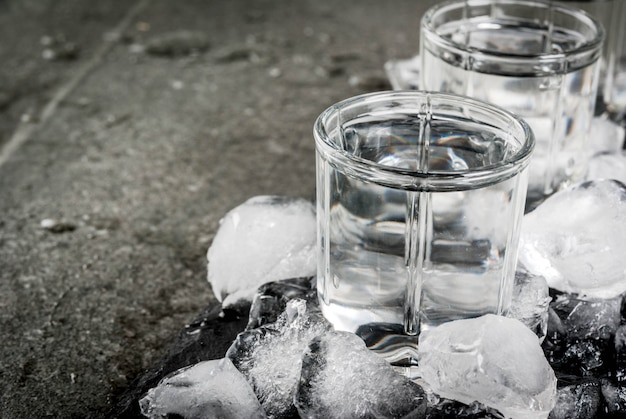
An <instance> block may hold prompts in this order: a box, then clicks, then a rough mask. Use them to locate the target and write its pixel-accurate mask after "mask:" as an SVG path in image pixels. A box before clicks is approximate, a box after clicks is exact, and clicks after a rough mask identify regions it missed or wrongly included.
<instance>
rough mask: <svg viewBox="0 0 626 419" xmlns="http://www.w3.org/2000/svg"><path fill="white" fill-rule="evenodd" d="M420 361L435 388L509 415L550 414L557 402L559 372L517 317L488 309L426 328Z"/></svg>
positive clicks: (422, 334)
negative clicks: (556, 371) (490, 312)
mask: <svg viewBox="0 0 626 419" xmlns="http://www.w3.org/2000/svg"><path fill="white" fill-rule="evenodd" d="M418 362H419V373H420V374H421V377H422V378H423V380H424V382H425V383H426V384H427V385H428V386H429V387H430V388H431V389H432V391H434V392H435V393H437V394H439V395H440V396H443V397H446V398H450V399H454V400H459V401H461V402H463V403H472V402H473V401H478V402H480V403H483V404H485V405H487V406H490V407H493V408H495V409H498V410H499V411H500V412H502V413H503V414H504V415H505V416H506V417H514V418H546V417H548V414H549V413H550V410H552V408H553V407H554V405H555V400H556V377H555V375H554V371H552V368H551V367H550V364H548V361H547V360H546V358H545V356H544V354H543V351H542V349H541V347H540V345H539V341H538V340H537V336H536V335H535V334H533V333H532V332H531V331H530V330H529V329H528V327H526V326H525V325H524V324H522V323H521V322H519V321H518V320H515V319H511V318H506V317H502V316H496V315H492V314H487V315H484V316H482V317H478V318H474V319H467V320H455V321H452V322H448V323H444V324H442V325H440V326H438V327H435V328H432V329H429V330H426V331H423V332H422V333H421V334H420V339H419V347H418Z"/></svg>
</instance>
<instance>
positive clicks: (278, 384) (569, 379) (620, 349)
mask: <svg viewBox="0 0 626 419" xmlns="http://www.w3.org/2000/svg"><path fill="white" fill-rule="evenodd" d="M520 277H521V278H524V280H525V281H527V280H529V278H532V279H533V280H534V279H536V277H529V276H520V275H519V273H518V279H519V278H520ZM532 282H533V281H531V283H532ZM522 283H523V281H518V284H517V285H521V284H522ZM537 283H538V284H539V286H537V287H536V288H535V289H536V293H534V295H536V296H537V303H540V304H536V305H538V306H541V305H543V304H544V302H545V293H544V292H543V291H541V290H542V287H541V286H540V284H541V281H537ZM533 288H534V287H533ZM530 294H531V295H532V294H533V293H530ZM550 295H551V298H552V301H551V302H550V306H549V311H548V313H549V321H548V327H547V333H546V338H545V340H544V342H543V343H542V345H541V349H542V350H543V351H542V352H543V357H544V359H547V360H548V361H549V363H550V365H551V366H552V368H553V369H554V371H555V372H556V375H557V378H558V392H557V396H556V405H555V407H554V409H553V410H552V412H551V413H550V417H551V418H565V417H567V418H572V419H573V418H591V417H605V416H606V417H610V416H611V415H613V417H626V387H624V384H626V322H625V321H624V320H623V315H622V312H623V311H624V312H625V313H626V306H624V302H623V297H622V296H619V297H617V298H613V299H592V300H588V299H582V298H580V297H579V296H576V295H572V294H566V293H561V292H557V291H555V290H551V291H550ZM530 300H532V299H530ZM255 306H256V308H254V307H255ZM530 306H531V307H532V304H531V305H530ZM623 307H624V308H623ZM531 311H532V310H531ZM250 313H251V314H250V318H249V321H248V328H247V330H246V331H244V332H242V333H241V334H240V336H239V338H238V339H237V341H236V342H235V343H234V344H233V345H232V347H231V350H230V351H229V356H231V357H232V358H233V361H234V364H235V365H236V366H238V367H239V368H240V369H241V372H242V373H243V375H240V376H239V378H235V377H232V379H231V375H230V372H229V375H222V374H224V373H223V372H220V373H219V374H220V375H216V374H215V372H214V369H215V368H214V367H211V366H210V364H207V366H205V367H201V365H202V364H198V367H197V368H196V367H194V368H193V369H192V370H183V371H182V373H184V374H187V375H193V377H194V378H193V379H191V378H189V377H185V376H182V377H185V379H184V380H182V377H177V378H175V379H172V376H171V377H169V378H168V379H166V380H164V381H163V382H162V383H161V384H160V386H159V387H158V390H155V389H152V390H151V391H150V393H148V395H147V396H148V397H147V398H146V399H145V400H144V401H143V402H142V403H143V405H144V412H145V413H151V414H152V417H159V416H157V415H162V416H164V415H165V414H166V413H167V414H169V415H173V414H175V415H178V416H180V417H187V418H194V417H198V415H199V414H202V415H204V416H205V417H212V416H211V415H212V414H219V416H220V417H242V415H237V414H235V415H234V416H228V415H226V414H223V411H224V410H223V407H221V406H220V405H216V404H211V400H213V399H214V398H215V397H217V396H216V395H217V394H221V393H215V394H213V393H214V392H213V391H206V390H205V389H207V388H209V387H210V386H211V385H214V384H212V383H214V382H215V380H216V379H217V380H219V382H220V383H222V382H226V381H228V383H231V382H232V383H233V384H234V383H236V382H237V380H239V379H241V378H242V377H245V381H246V382H247V383H248V384H245V383H244V384H242V385H241V391H242V392H243V393H242V394H243V396H242V397H240V396H237V397H236V399H237V400H240V401H241V402H243V403H244V406H240V407H239V408H243V409H251V407H252V406H253V405H255V404H254V403H252V402H251V401H250V400H249V395H250V392H254V391H255V390H256V393H254V398H255V399H257V398H258V399H261V400H262V401H264V403H263V404H262V405H261V407H262V408H264V409H263V412H264V414H267V416H269V417H276V418H287V417H294V418H295V417H331V418H332V417H336V418H342V417H346V416H347V417H350V413H349V412H350V411H352V412H357V411H358V412H362V413H363V414H362V415H360V416H359V414H357V413H354V415H353V416H352V417H389V418H394V417H403V416H404V413H405V412H409V414H408V416H406V417H418V418H421V417H424V418H427V419H438V418H440V419H443V418H464V419H470V418H472V419H478V418H481V419H487V418H492V419H493V418H495V419H502V418H503V417H504V416H502V414H501V413H500V411H499V410H498V409H502V410H504V408H502V407H500V406H498V407H493V406H492V407H487V406H485V404H484V403H485V402H483V403H480V402H478V401H474V400H473V399H474V398H477V396H474V395H472V397H467V398H464V397H458V398H459V399H461V400H463V401H464V402H465V403H462V402H460V401H456V400H452V399H450V398H444V397H445V396H447V397H449V396H451V394H448V393H446V392H441V394H437V393H433V389H432V388H428V387H426V388H425V389H424V390H425V391H426V394H427V397H426V403H425V404H424V399H423V398H421V396H419V395H420V394H421V392H420V390H419V387H417V386H413V385H411V384H407V381H406V380H405V379H404V378H403V377H402V376H400V375H394V374H391V375H390V372H391V370H390V368H389V367H388V366H387V365H385V367H386V368H384V367H381V359H379V358H378V357H377V356H374V354H373V353H370V352H369V351H365V352H363V351H364V346H363V343H362V341H361V340H359V339H356V338H355V337H346V336H352V335H349V334H344V333H339V334H337V333H335V332H333V331H332V329H331V328H330V326H329V325H327V324H326V323H325V321H324V320H323V318H322V316H321V314H320V312H319V306H318V305H317V298H316V295H315V288H314V284H313V283H312V278H295V279H291V280H285V281H279V282H272V283H268V284H264V285H263V286H261V287H260V288H259V290H258V292H257V293H256V295H255V298H254V301H253V303H252V308H251V310H250ZM500 319H504V321H508V322H515V320H513V319H506V318H500ZM517 327H522V329H524V330H526V332H525V333H521V334H520V333H518V332H519V331H517V330H516V328H511V327H506V333H507V335H503V336H502V339H505V340H506V342H504V343H503V344H502V345H501V344H500V343H494V341H497V338H494V339H492V343H494V346H497V349H498V354H497V355H500V356H501V357H500V358H498V361H491V360H489V359H488V358H487V355H486V354H485V355H484V356H482V355H481V356H482V361H481V362H482V363H481V367H482V369H483V371H485V372H488V376H489V377H490V378H493V380H491V381H489V382H488V383H487V386H486V387H484V388H483V389H482V390H480V391H485V392H487V393H490V394H491V393H493V394H497V395H498V397H500V396H499V395H500V394H504V393H506V390H502V392H501V393H497V392H494V391H493V386H494V385H496V386H497V385H500V384H502V382H503V380H504V378H506V377H508V378H510V380H509V379H508V378H507V380H504V382H506V386H505V387H507V388H508V387H509V386H510V387H513V386H514V384H515V383H516V382H518V381H524V380H525V379H528V377H527V376H526V374H529V375H532V377H531V379H532V378H533V377H535V378H536V377H537V376H538V375H536V374H534V373H533V371H534V370H533V369H532V368H528V365H529V364H528V360H527V358H526V352H527V350H526V349H524V348H523V347H522V346H520V342H523V341H528V339H527V337H528V336H531V337H534V336H535V335H534V334H532V332H530V329H528V328H527V327H526V326H523V325H522V324H521V323H519V322H518V323H517ZM489 329H490V331H494V333H495V331H497V328H495V327H492V326H490V327H489ZM483 335H484V333H483V330H482V329H481V328H480V327H464V328H463V334H461V333H458V334H457V333H453V336H454V338H455V339H457V338H458V339H460V338H461V337H464V336H467V337H468V339H469V340H470V341H471V344H468V345H456V347H455V349H456V350H458V351H459V352H460V356H467V357H468V358H467V361H468V363H467V364H466V365H464V366H463V365H462V366H461V367H459V366H458V365H456V364H436V363H433V362H432V360H431V361H430V362H429V363H428V364H429V365H430V367H431V368H433V369H438V370H439V372H440V375H441V376H445V377H446V380H447V379H448V378H454V377H455V376H456V375H458V373H459V371H461V370H463V368H465V370H471V369H472V366H476V365H477V360H479V359H481V358H480V357H478V356H469V354H470V352H471V351H472V348H473V346H472V345H473V344H474V343H475V342H478V341H479V340H483V341H484V340H485V339H484V338H482V336H483ZM524 335H528V336H526V338H522V337H520V336H524ZM534 339H535V344H534V346H533V345H531V346H533V347H534V350H533V351H535V352H536V347H537V346H538V345H539V343H538V342H539V341H538V339H537V338H536V337H534ZM507 345H509V346H515V348H516V349H515V350H517V349H518V348H519V351H520V352H523V356H522V355H519V356H518V353H517V352H515V351H512V350H510V349H509V346H507ZM437 346H438V347H445V345H444V346H439V345H437ZM422 349H423V347H422ZM366 354H367V355H366ZM520 357H521V359H520ZM502 358H505V359H506V364H505V367H506V368H508V369H507V371H503V370H504V369H503V370H499V369H493V368H490V366H491V365H493V364H494V363H497V362H501V360H502ZM228 359H231V358H228ZM216 362H217V361H216ZM502 362H503V361H502ZM383 364H384V363H383ZM355 365H356V366H355ZM422 365H426V361H423V362H422ZM531 365H532V363H531ZM318 366H319V367H320V368H317V367H318ZM192 373H193V374H192ZM200 374H202V375H203V376H205V377H207V378H208V380H207V381H208V382H204V381H205V379H204V378H200ZM533 374H534V375H533ZM235 375H236V374H235ZM211 377H215V379H213V378H211ZM217 377H221V378H217ZM225 377H228V379H226V378H225ZM467 377H468V378H467V379H468V380H470V379H472V378H473V377H472V376H471V374H468V376H467ZM511 377H514V378H511ZM474 378H475V377H474ZM463 379H465V377H464V378H463ZM211 380H213V381H211ZM172 382H173V383H175V384H174V385H172V384H171V383H172ZM181 382H182V383H184V384H183V385H181V384H180V383H181ZM176 383H178V384H176ZM192 383H193V384H192ZM346 383H352V384H351V385H350V386H348V385H347V384H346ZM494 383H495V384H494ZM207 386H208V387H207ZM372 386H374V388H375V391H376V392H378V393H380V398H376V399H373V398H372V397H374V396H371V395H369V393H367V392H369V391H373V389H372V388H371V387H372ZM407 386H408V387H407ZM235 387H237V388H239V384H236V386H235ZM466 387H468V388H471V390H472V391H477V390H478V386H477V385H472V386H469V385H468V386H466ZM390 388H393V390H391V389H390ZM383 389H384V390H383ZM218 390H219V391H222V390H223V389H222V388H219V389H217V390H215V391H218ZM366 394H368V395H367V396H366ZM329 395H332V396H333V397H330V396H329ZM228 397H230V396H228ZM228 397H224V396H221V395H220V396H219V400H220V401H224V400H225V399H228ZM454 397H457V396H456V395H454ZM470 398H471V399H472V401H468V400H469V399H470ZM318 399H323V400H322V401H320V400H318ZM365 399H367V401H365ZM370 399H371V400H370ZM294 401H295V402H294ZM313 401H315V403H313ZM339 401H341V402H342V403H341V406H340V407H337V405H338V404H339ZM391 401H393V403H391ZM148 402H149V404H147V403H148ZM249 402H250V403H251V404H250V403H249ZM412 402H415V405H412ZM148 406H152V411H151V412H149V411H148ZM335 408H337V409H339V410H338V413H336V414H334V415H333V414H330V413H329V412H330V411H331V410H334V409H335ZM199 409H206V410H199ZM220 409H221V410H220ZM350 409H353V410H350ZM368 409H369V410H368ZM393 409H396V410H393ZM266 410H267V411H266ZM198 412H202V413H198ZM373 412H378V413H380V415H379V416H376V415H375V414H374V413H373ZM607 412H610V414H609V413H607ZM255 414H256V413H255ZM603 415H604V416H603ZM243 417H245V415H244V416H243ZM253 417H254V416H253ZM517 417H520V416H517ZM521 417H526V416H524V415H522V416H521Z"/></svg>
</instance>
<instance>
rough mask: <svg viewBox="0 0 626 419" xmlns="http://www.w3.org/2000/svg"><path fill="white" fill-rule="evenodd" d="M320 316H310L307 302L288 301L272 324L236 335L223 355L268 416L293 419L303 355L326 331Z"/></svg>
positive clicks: (328, 325)
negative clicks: (237, 370)
mask: <svg viewBox="0 0 626 419" xmlns="http://www.w3.org/2000/svg"><path fill="white" fill-rule="evenodd" d="M330 329H331V326H330V324H329V323H327V322H326V321H325V320H324V319H323V317H322V316H321V314H319V315H316V314H315V313H309V312H308V311H307V304H306V301H304V300H301V299H296V300H291V301H289V302H288V303H287V308H286V310H285V312H284V313H282V314H281V315H280V316H279V317H278V320H277V321H276V322H275V323H272V324H268V325H266V326H262V327H259V328H257V329H252V330H249V331H246V332H243V333H240V334H239V336H237V339H236V340H235V342H234V343H233V344H232V346H231V347H230V348H229V349H228V352H227V353H226V356H227V357H228V358H230V359H231V360H232V361H233V364H234V365H235V366H236V367H237V368H238V369H239V370H240V371H241V372H242V373H243V374H244V375H245V376H246V378H247V379H248V381H249V382H250V384H251V385H252V388H253V389H254V392H255V394H256V395H257V398H258V399H259V401H260V402H261V405H262V406H263V408H264V409H265V412H266V413H267V415H268V417H271V418H281V417H288V416H290V415H291V416H293V415H294V414H295V413H296V408H295V406H294V404H293V399H294V395H295V393H296V388H297V384H298V381H299V378H300V368H301V365H302V353H303V352H304V350H305V349H306V347H307V345H308V344H309V342H310V341H311V340H312V339H313V338H315V337H316V336H319V335H321V334H324V333H325V332H327V331H329V330H330Z"/></svg>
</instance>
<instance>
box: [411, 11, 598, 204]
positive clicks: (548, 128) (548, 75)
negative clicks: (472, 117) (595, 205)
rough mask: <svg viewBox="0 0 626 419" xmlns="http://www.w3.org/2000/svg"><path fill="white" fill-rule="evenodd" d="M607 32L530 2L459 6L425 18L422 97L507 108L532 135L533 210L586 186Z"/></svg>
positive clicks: (581, 17) (578, 14)
mask: <svg viewBox="0 0 626 419" xmlns="http://www.w3.org/2000/svg"><path fill="white" fill-rule="evenodd" d="M603 40H604V29H603V27H602V25H601V24H600V23H599V21H598V20H596V19H595V18H593V17H592V16H591V15H589V14H588V13H586V12H584V11H583V10H581V9H576V8H570V7H567V6H564V5H562V4H557V3H552V2H549V3H548V2H541V1H536V0H498V1H489V0H467V1H465V0H457V1H451V2H444V3H440V4H437V5H435V6H433V7H432V8H430V9H429V10H428V11H427V12H426V13H425V14H424V16H423V17H422V22H421V36H420V56H421V68H420V74H421V81H420V86H421V88H422V89H425V90H431V91H442V92H449V93H456V94H462V95H467V96H471V97H474V98H477V99H481V100H484V101H486V102H489V103H493V104H496V105H499V106H502V107H504V108H505V109H507V110H509V111H511V112H513V113H515V114H517V115H519V116H521V117H522V118H523V119H525V120H526V122H528V124H529V125H530V126H531V127H532V129H533V131H534V134H535V137H536V141H537V147H536V151H535V153H534V156H533V159H532V161H531V163H530V169H529V170H530V177H529V191H528V197H529V201H530V203H531V204H530V205H531V206H532V202H538V201H540V200H541V199H543V198H544V197H545V196H547V195H549V194H551V193H553V192H554V191H555V190H558V189H559V188H561V187H566V186H569V185H572V184H574V183H576V182H578V181H581V180H583V179H584V176H585V174H586V171H587V165H588V159H589V151H588V143H587V142H588V141H590V140H592V138H591V137H593V135H590V127H591V121H592V118H593V115H594V108H595V104H596V96H597V92H598V80H599V68H600V67H599V65H600V57H601V54H602V45H603Z"/></svg>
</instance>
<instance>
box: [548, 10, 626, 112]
mask: <svg viewBox="0 0 626 419" xmlns="http://www.w3.org/2000/svg"><path fill="white" fill-rule="evenodd" d="M560 1H562V2H566V3H567V5H568V6H573V7H578V8H580V9H583V10H585V11H586V12H588V13H589V14H591V15H592V16H594V17H595V18H596V19H598V20H599V21H600V22H601V23H602V25H603V26H604V30H605V31H606V39H605V42H604V47H603V51H602V66H601V68H600V84H599V92H598V93H599V97H601V98H602V100H603V101H604V104H605V106H606V107H607V109H608V110H609V112H610V113H611V114H614V115H615V116H617V117H619V116H620V115H623V114H624V112H625V111H626V1H624V0H560ZM622 117H623V116H622Z"/></svg>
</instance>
